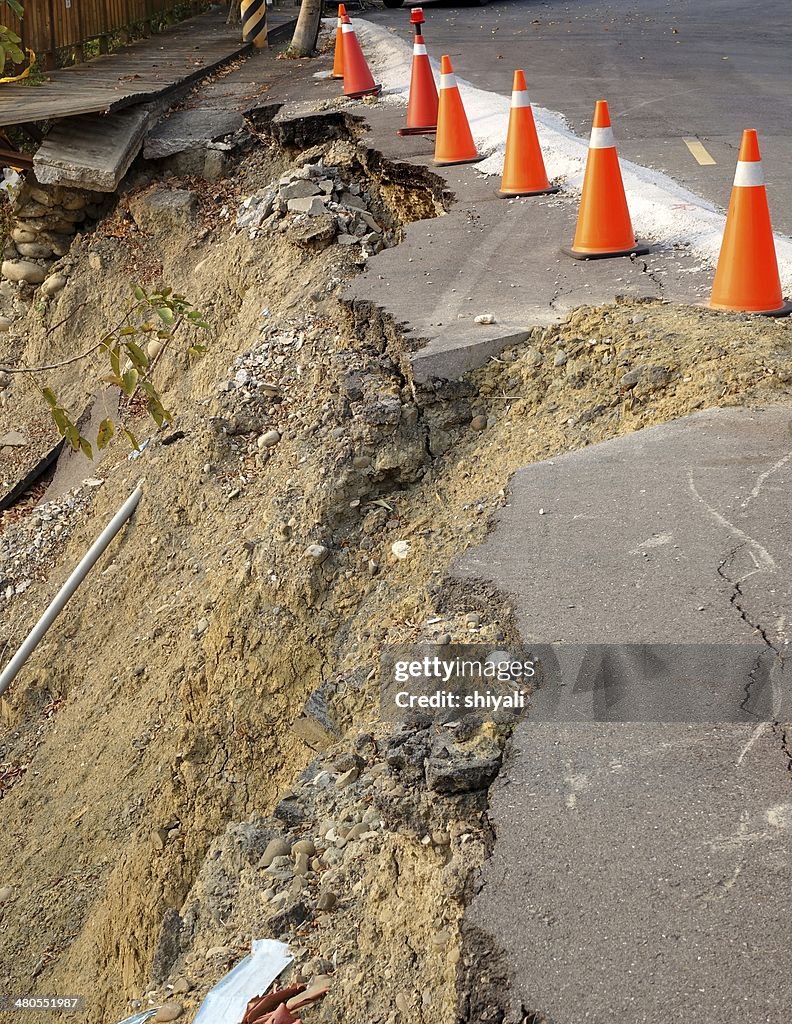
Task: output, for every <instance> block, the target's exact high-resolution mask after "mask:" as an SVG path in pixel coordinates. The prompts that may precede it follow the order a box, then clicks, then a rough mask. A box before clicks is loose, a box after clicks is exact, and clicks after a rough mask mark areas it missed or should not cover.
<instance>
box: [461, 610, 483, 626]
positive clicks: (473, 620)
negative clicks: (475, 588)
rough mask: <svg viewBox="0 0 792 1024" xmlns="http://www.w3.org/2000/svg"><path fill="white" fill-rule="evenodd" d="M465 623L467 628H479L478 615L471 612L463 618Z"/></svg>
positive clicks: (479, 617)
mask: <svg viewBox="0 0 792 1024" xmlns="http://www.w3.org/2000/svg"><path fill="white" fill-rule="evenodd" d="M465 622H466V623H467V624H468V626H480V625H481V616H480V615H479V614H478V612H471V613H470V614H469V615H466V616H465Z"/></svg>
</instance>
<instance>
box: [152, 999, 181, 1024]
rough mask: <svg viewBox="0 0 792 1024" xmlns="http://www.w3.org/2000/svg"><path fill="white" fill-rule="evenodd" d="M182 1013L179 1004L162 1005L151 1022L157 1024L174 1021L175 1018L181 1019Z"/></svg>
mask: <svg viewBox="0 0 792 1024" xmlns="http://www.w3.org/2000/svg"><path fill="white" fill-rule="evenodd" d="M183 1012H184V1011H183V1009H182V1004H181V1003H163V1004H162V1006H161V1007H160V1008H159V1009H158V1010H157V1012H156V1013H155V1014H154V1016H153V1017H152V1018H151V1020H152V1022H153V1024H159V1022H160V1021H167V1020H176V1018H177V1017H181V1015H182V1013H183Z"/></svg>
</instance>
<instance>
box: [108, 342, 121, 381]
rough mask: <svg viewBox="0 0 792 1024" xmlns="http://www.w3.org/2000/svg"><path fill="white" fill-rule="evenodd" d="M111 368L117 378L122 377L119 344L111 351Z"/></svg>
mask: <svg viewBox="0 0 792 1024" xmlns="http://www.w3.org/2000/svg"><path fill="white" fill-rule="evenodd" d="M110 368H111V369H112V371H113V375H114V376H115V377H120V376H121V346H120V345H118V344H116V345H113V347H112V348H111V349H110Z"/></svg>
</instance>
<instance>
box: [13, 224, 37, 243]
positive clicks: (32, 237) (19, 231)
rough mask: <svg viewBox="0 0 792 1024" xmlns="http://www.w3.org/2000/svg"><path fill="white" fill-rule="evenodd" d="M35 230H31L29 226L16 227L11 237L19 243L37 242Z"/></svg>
mask: <svg viewBox="0 0 792 1024" xmlns="http://www.w3.org/2000/svg"><path fill="white" fill-rule="evenodd" d="M37 237H38V236H37V235H36V232H35V231H29V230H28V229H27V228H20V227H16V228H14V229H13V231H12V232H11V238H12V239H13V240H14V241H15V242H16V243H17V245H19V243H20V242H35V241H36V238H37Z"/></svg>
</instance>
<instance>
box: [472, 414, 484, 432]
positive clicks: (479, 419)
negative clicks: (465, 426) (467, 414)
mask: <svg viewBox="0 0 792 1024" xmlns="http://www.w3.org/2000/svg"><path fill="white" fill-rule="evenodd" d="M486 427H487V417H486V416H474V417H473V419H472V420H471V421H470V429H471V430H486Z"/></svg>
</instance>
